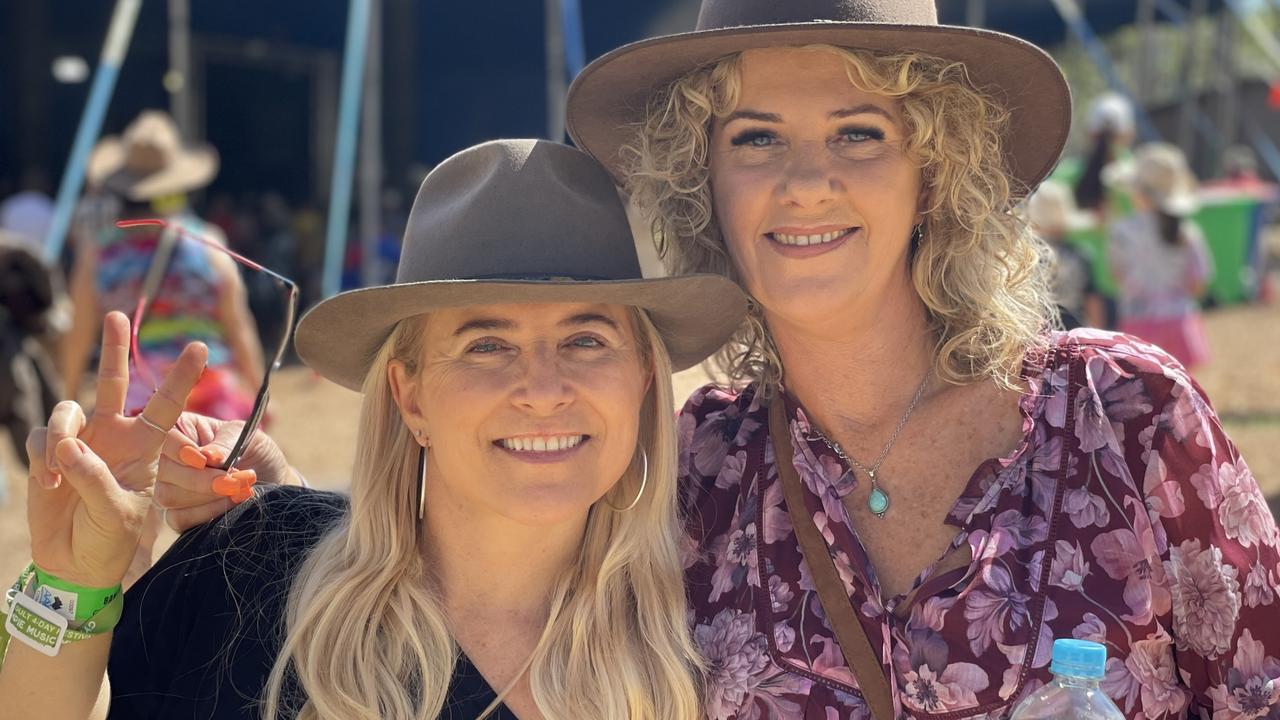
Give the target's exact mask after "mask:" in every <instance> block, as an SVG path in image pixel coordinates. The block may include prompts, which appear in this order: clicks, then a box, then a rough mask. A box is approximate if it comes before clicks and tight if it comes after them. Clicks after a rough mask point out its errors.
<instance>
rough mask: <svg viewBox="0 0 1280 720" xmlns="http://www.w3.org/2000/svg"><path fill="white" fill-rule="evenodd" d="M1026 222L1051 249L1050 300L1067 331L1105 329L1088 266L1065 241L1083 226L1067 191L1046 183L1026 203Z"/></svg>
mask: <svg viewBox="0 0 1280 720" xmlns="http://www.w3.org/2000/svg"><path fill="white" fill-rule="evenodd" d="M1027 222H1028V223H1030V225H1031V227H1032V229H1034V230H1035V231H1036V233H1037V234H1038V235H1040V237H1042V238H1044V239H1045V241H1047V242H1048V243H1049V245H1050V246H1052V247H1053V254H1054V271H1053V298H1054V301H1056V302H1057V304H1058V313H1059V314H1060V315H1061V316H1062V326H1063V327H1064V328H1066V329H1067V330H1072V329H1075V328H1078V327H1091V328H1104V327H1106V324H1105V323H1106V308H1105V307H1104V301H1103V298H1102V295H1101V294H1100V293H1099V292H1098V289H1097V287H1096V286H1095V285H1094V283H1093V270H1092V263H1091V262H1090V260H1091V258H1089V257H1088V256H1087V255H1086V254H1085V253H1084V252H1083V251H1082V250H1081V249H1080V248H1079V247H1076V246H1075V245H1073V244H1071V243H1070V242H1069V241H1068V238H1067V235H1068V233H1069V232H1070V231H1071V230H1073V229H1076V228H1078V227H1080V226H1082V225H1085V224H1087V223H1088V222H1089V221H1088V218H1086V217H1083V216H1082V215H1081V213H1080V212H1079V211H1078V210H1077V209H1076V205H1075V200H1074V199H1073V198H1072V197H1071V188H1069V187H1067V186H1066V185H1063V184H1062V183H1060V182H1057V181H1055V180H1046V181H1044V182H1043V183H1041V185H1040V188H1039V189H1037V190H1036V191H1035V193H1034V194H1032V196H1031V197H1030V198H1029V199H1028V200H1027Z"/></svg>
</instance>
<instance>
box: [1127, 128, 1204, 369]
mask: <svg viewBox="0 0 1280 720" xmlns="http://www.w3.org/2000/svg"><path fill="white" fill-rule="evenodd" d="M1107 175H1108V183H1109V184H1113V185H1115V186H1118V187H1122V188H1124V189H1126V190H1127V191H1128V192H1129V193H1130V195H1131V196H1132V197H1133V202H1134V210H1135V212H1134V213H1133V214H1132V215H1129V216H1127V217H1124V218H1121V219H1118V220H1115V221H1113V222H1112V223H1111V224H1110V225H1109V226H1108V232H1107V234H1108V241H1107V250H1108V256H1109V260H1110V263H1111V270H1112V273H1113V274H1114V276H1115V279H1116V286H1117V288H1118V292H1119V313H1120V331H1121V332H1124V333H1127V334H1130V335H1136V336H1138V337H1140V338H1142V339H1144V340H1146V341H1148V342H1150V343H1153V344H1155V345H1158V346H1160V347H1161V348H1162V349H1164V350H1165V352H1168V353H1169V354H1170V355H1172V356H1174V357H1175V358H1177V359H1178V361H1179V362H1181V363H1182V364H1183V365H1185V366H1186V367H1187V368H1194V367H1195V366H1197V365H1200V364H1202V363H1204V362H1205V361H1206V360H1208V359H1209V342H1208V339H1207V337H1206V336H1205V332H1204V325H1203V322H1202V320H1201V317H1200V298H1201V297H1202V296H1203V295H1204V291H1205V288H1206V287H1207V285H1208V283H1209V280H1210V279H1211V278H1212V276H1213V264H1212V259H1211V257H1210V255H1209V251H1208V248H1207V247H1206V245H1205V240H1204V234H1203V233H1202V232H1201V231H1200V228H1199V227H1198V226H1197V225H1196V224H1195V223H1194V222H1193V221H1192V220H1191V219H1190V217H1189V216H1190V215H1191V214H1192V213H1194V212H1195V211H1196V209H1197V208H1198V201H1197V199H1196V181H1195V177H1194V176H1193V175H1192V173H1191V170H1190V168H1188V167H1187V160H1186V157H1185V156H1184V155H1183V154H1182V151H1181V150H1179V149H1178V148H1177V147H1174V146H1173V145H1169V144H1167V143H1149V144H1146V145H1143V146H1141V147H1139V148H1138V150H1137V151H1136V152H1135V153H1134V156H1133V162H1132V163H1129V164H1126V165H1124V166H1120V167H1115V168H1112V169H1111V170H1109V171H1108V173H1107Z"/></svg>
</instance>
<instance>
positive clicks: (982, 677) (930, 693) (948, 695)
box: [902, 663, 990, 713]
mask: <svg viewBox="0 0 1280 720" xmlns="http://www.w3.org/2000/svg"><path fill="white" fill-rule="evenodd" d="M904 679H905V681H906V682H905V683H904V684H903V686H902V703H903V704H904V705H906V706H907V707H909V708H911V709H912V710H915V711H917V712H928V713H939V712H951V711H954V710H964V709H965V708H971V707H974V706H976V705H977V704H978V695H977V694H978V693H980V692H982V691H983V690H986V689H987V686H988V685H989V684H990V680H989V679H988V678H987V673H986V671H984V670H983V669H982V668H980V667H978V666H977V665H974V664H973V663H953V664H951V665H948V666H947V667H946V669H944V670H943V671H942V672H941V673H937V672H935V671H934V670H933V668H931V667H929V666H928V665H922V666H920V667H919V668H917V669H915V670H913V671H911V672H908V673H907V674H906V677H905V678H904Z"/></svg>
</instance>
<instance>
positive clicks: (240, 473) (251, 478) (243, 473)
mask: <svg viewBox="0 0 1280 720" xmlns="http://www.w3.org/2000/svg"><path fill="white" fill-rule="evenodd" d="M231 477H233V478H235V479H236V480H239V481H240V482H241V483H242V484H248V485H252V484H254V483H256V482H258V473H257V471H255V470H236V471H235V472H233V473H231Z"/></svg>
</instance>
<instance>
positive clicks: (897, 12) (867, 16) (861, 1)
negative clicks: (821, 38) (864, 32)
mask: <svg viewBox="0 0 1280 720" xmlns="http://www.w3.org/2000/svg"><path fill="white" fill-rule="evenodd" d="M802 22H865V23H890V24H895V25H937V24H938V10H937V8H936V7H935V6H934V0H702V8H701V10H700V11H699V13H698V30H718V29H721V28H731V27H740V26H743V25H780V24H784V23H802Z"/></svg>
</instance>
